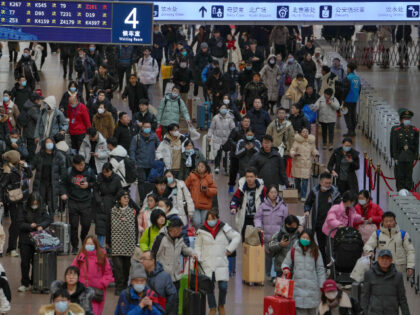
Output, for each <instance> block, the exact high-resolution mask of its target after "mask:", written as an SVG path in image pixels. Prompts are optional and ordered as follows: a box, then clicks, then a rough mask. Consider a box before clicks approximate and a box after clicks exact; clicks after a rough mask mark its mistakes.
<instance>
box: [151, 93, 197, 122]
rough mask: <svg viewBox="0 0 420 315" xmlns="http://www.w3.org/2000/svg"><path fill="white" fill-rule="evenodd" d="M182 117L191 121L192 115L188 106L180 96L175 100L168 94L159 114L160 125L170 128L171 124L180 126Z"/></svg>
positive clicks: (164, 98)
mask: <svg viewBox="0 0 420 315" xmlns="http://www.w3.org/2000/svg"><path fill="white" fill-rule="evenodd" d="M181 114H182V116H183V117H184V118H185V120H190V114H189V113H188V109H187V106H185V103H184V101H183V100H182V99H181V97H180V96H178V97H177V98H175V99H173V98H172V97H171V94H170V93H169V94H166V95H165V97H163V98H162V100H161V101H160V105H159V111H158V114H157V117H156V118H157V121H158V124H159V125H161V126H169V125H170V124H179V119H180V117H181Z"/></svg>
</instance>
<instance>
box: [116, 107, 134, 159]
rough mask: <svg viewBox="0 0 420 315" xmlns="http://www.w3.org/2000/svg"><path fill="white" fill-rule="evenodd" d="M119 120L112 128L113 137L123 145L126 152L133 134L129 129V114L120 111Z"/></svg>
mask: <svg viewBox="0 0 420 315" xmlns="http://www.w3.org/2000/svg"><path fill="white" fill-rule="evenodd" d="M118 118H119V121H118V124H117V127H115V129H114V135H113V137H114V138H115V139H117V142H118V144H119V145H121V146H123V147H124V149H126V150H127V152H128V151H129V150H130V143H131V138H132V137H133V135H132V134H131V130H130V116H128V114H127V113H126V112H121V113H120V114H119V115H118Z"/></svg>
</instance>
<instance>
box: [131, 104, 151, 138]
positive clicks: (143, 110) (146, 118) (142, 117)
mask: <svg viewBox="0 0 420 315" xmlns="http://www.w3.org/2000/svg"><path fill="white" fill-rule="evenodd" d="M139 109H140V111H138V112H137V113H135V114H134V115H133V119H132V120H131V132H132V134H137V133H139V132H140V131H141V128H142V127H143V124H144V123H145V122H149V123H150V124H151V126H152V131H153V132H155V131H156V128H157V118H156V116H155V115H154V114H152V113H151V112H150V111H149V101H148V100H147V99H145V98H143V99H141V100H140V101H139Z"/></svg>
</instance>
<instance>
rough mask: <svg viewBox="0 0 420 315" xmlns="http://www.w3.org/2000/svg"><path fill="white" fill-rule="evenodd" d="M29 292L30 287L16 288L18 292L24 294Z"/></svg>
mask: <svg viewBox="0 0 420 315" xmlns="http://www.w3.org/2000/svg"><path fill="white" fill-rule="evenodd" d="M29 290H31V286H27V287H25V286H24V285H21V286H20V287H19V288H18V291H19V292H26V291H29Z"/></svg>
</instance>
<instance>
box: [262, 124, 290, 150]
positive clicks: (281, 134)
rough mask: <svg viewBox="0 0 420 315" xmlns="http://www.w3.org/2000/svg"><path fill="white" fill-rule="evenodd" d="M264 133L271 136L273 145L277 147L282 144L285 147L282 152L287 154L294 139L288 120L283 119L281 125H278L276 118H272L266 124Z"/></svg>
mask: <svg viewBox="0 0 420 315" xmlns="http://www.w3.org/2000/svg"><path fill="white" fill-rule="evenodd" d="M265 133H266V134H267V135H270V136H272V137H273V146H275V147H276V148H278V147H279V146H280V145H281V144H283V145H284V146H285V147H286V148H285V150H284V154H285V155H289V151H290V149H291V148H292V145H293V142H294V141H295V131H294V130H293V126H292V123H291V122H290V121H289V120H283V122H282V123H281V125H278V119H275V120H273V121H272V122H271V123H270V124H269V125H268V127H267V130H266V132H265Z"/></svg>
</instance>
